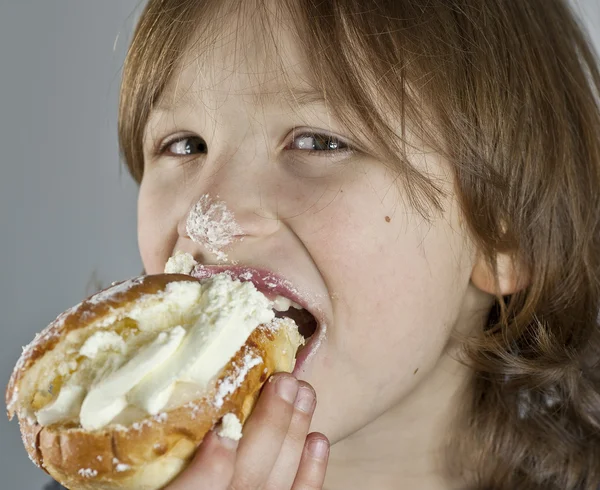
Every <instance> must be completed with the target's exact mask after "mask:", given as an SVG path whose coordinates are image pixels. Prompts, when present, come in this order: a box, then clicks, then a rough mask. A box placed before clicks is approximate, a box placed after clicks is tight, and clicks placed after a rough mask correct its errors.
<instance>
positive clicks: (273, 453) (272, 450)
mask: <svg viewBox="0 0 600 490" xmlns="http://www.w3.org/2000/svg"><path fill="white" fill-rule="evenodd" d="M297 393H298V380H297V379H296V378H294V377H293V376H292V375H290V374H287V373H286V374H284V373H280V374H276V375H275V376H273V377H271V378H270V380H269V382H268V383H266V384H265V387H264V389H263V392H262V393H261V395H260V398H259V400H258V402H257V404H256V407H255V409H254V411H253V412H252V415H251V416H250V418H249V419H248V421H247V422H246V424H245V426H244V437H242V440H241V443H240V447H239V449H238V454H237V464H236V467H235V472H234V475H233V481H232V484H231V487H232V488H233V489H249V488H252V489H253V488H260V487H261V486H262V485H263V484H264V483H265V482H266V481H267V478H268V477H269V474H270V473H271V470H272V468H273V465H274V464H275V461H276V460H277V455H278V454H279V452H280V450H281V446H282V445H283V441H284V439H285V436H286V434H287V431H288V428H289V426H290V422H291V420H292V414H293V413H294V400H295V399H296V395H297Z"/></svg>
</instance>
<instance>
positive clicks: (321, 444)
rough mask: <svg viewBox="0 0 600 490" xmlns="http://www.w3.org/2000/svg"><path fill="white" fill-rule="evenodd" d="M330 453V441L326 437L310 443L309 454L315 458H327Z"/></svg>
mask: <svg viewBox="0 0 600 490" xmlns="http://www.w3.org/2000/svg"><path fill="white" fill-rule="evenodd" d="M328 453H329V443H328V442H327V441H326V440H324V439H313V440H312V441H310V442H309V443H308V454H310V455H311V456H312V457H313V458H315V459H325V458H326V457H327V454H328Z"/></svg>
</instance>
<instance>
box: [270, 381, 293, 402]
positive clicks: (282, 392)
mask: <svg viewBox="0 0 600 490" xmlns="http://www.w3.org/2000/svg"><path fill="white" fill-rule="evenodd" d="M275 391H277V394H278V395H279V396H280V397H281V398H283V399H284V400H285V401H286V402H288V403H294V400H295V399H296V394H297V393H298V381H297V380H296V378H293V377H291V376H282V377H281V378H279V379H278V380H277V386H276V387H275Z"/></svg>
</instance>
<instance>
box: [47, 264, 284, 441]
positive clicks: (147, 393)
mask: <svg viewBox="0 0 600 490" xmlns="http://www.w3.org/2000/svg"><path fill="white" fill-rule="evenodd" d="M198 286H199V285H198V283H193V282H181V283H178V285H177V287H174V288H171V290H172V291H177V294H176V295H175V297H174V298H173V300H172V301H173V302H174V303H176V304H178V302H182V301H181V295H186V297H187V298H188V299H186V301H184V303H187V302H188V301H189V298H191V297H192V296H193V294H192V293H193V292H192V291H191V290H192V289H194V288H196V289H197V288H198ZM188 289H189V290H190V291H188ZM159 301H160V300H159ZM165 302H166V301H163V302H162V303H161V308H165V309H167V310H168V309H169V305H165V304H164V303H165ZM283 303H285V301H284V302H283ZM277 306H278V307H280V306H286V305H284V304H281V301H280V302H279V304H278V305H277ZM194 307H195V308H197V314H196V317H195V320H194V321H193V322H191V325H179V326H176V327H174V328H171V329H170V330H169V331H168V333H167V332H161V333H159V334H158V335H157V336H156V337H155V338H154V340H153V341H152V342H150V343H148V344H146V346H145V347H144V348H142V349H140V350H138V351H137V352H136V353H135V354H134V355H133V356H130V357H129V358H128V359H127V361H126V362H125V363H124V364H122V365H119V364H118V363H116V365H117V366H119V367H117V368H116V369H114V370H112V371H109V372H105V373H103V376H102V379H100V380H97V381H95V382H94V383H92V385H91V387H90V388H89V389H88V390H87V393H86V389H85V388H83V387H82V386H78V385H77V384H76V383H75V382H74V381H73V380H71V382H69V381H67V382H66V384H65V386H63V387H62V389H61V391H60V392H59V394H58V396H57V398H56V399H55V400H54V401H52V402H51V403H50V404H49V405H47V406H45V407H44V408H42V409H41V410H39V411H38V412H36V416H37V419H38V422H39V423H40V424H42V425H47V424H50V423H56V422H59V421H63V420H69V419H72V418H73V417H74V416H75V417H76V415H77V414H78V415H79V422H80V423H81V425H82V427H83V428H84V429H86V430H97V429H101V428H102V427H105V426H106V425H108V424H109V423H110V422H111V421H112V420H113V419H115V418H116V417H117V416H118V415H119V414H121V413H122V412H123V411H124V410H125V409H126V408H128V407H136V408H138V409H141V410H143V411H144V412H146V413H148V414H157V413H159V412H160V411H161V410H162V409H164V408H165V406H166V405H167V404H168V402H169V398H170V397H171V394H172V393H173V389H174V387H175V384H176V383H193V384H194V385H196V386H198V387H199V389H200V390H205V389H206V388H207V385H208V383H209V382H210V381H211V380H212V379H214V377H215V376H216V375H217V374H218V373H219V372H220V371H221V369H223V367H224V366H225V365H226V364H227V363H228V362H229V360H230V359H231V358H232V357H233V356H234V355H235V353H236V352H237V351H238V350H239V349H240V348H241V347H242V345H243V344H244V343H245V342H246V340H247V339H248V337H249V336H250V334H251V333H252V331H253V330H254V329H255V328H256V327H257V326H258V325H260V324H263V323H268V322H270V321H271V320H273V318H274V316H275V315H274V313H273V310H272V308H273V302H271V301H269V300H268V299H267V297H266V296H265V295H264V294H262V293H261V292H259V291H258V290H257V289H256V287H255V286H254V285H253V284H252V283H250V282H243V283H242V282H241V281H238V280H232V279H231V278H230V277H229V276H228V275H227V274H218V275H216V276H214V277H212V278H210V279H208V280H207V281H205V282H203V283H202V285H201V291H200V296H199V298H198V299H197V301H196V304H195V305H194ZM140 310H142V311H144V310H145V309H144V308H142V307H140ZM131 313H134V312H129V314H128V316H129V317H133V316H135V317H138V315H137V313H139V312H137V313H136V314H135V315H132V314H131ZM145 313H147V310H145V311H144V314H141V315H139V317H143V320H144V322H151V321H153V319H154V321H160V322H161V324H162V323H164V322H165V318H164V317H163V318H157V317H156V316H154V315H146V314H145ZM161 316H162V315H161ZM137 319H138V322H139V326H140V328H141V329H143V330H152V329H149V328H147V326H144V324H143V323H142V321H141V320H142V319H141V318H137ZM103 324H104V323H103ZM99 331H102V330H99ZM112 333H114V332H111V334H110V335H104V334H102V335H98V334H97V333H95V334H93V335H92V336H90V337H89V338H88V342H85V343H84V344H83V345H82V346H81V348H80V351H79V353H80V354H82V355H86V356H87V357H92V358H94V357H95V356H96V355H97V353H98V352H102V351H105V350H119V351H122V348H123V345H122V343H121V341H119V340H118V339H117V338H116V337H115V335H117V334H116V333H114V335H112ZM90 339H93V340H90ZM82 351H83V352H82ZM114 355H116V356H119V355H121V354H118V353H114Z"/></svg>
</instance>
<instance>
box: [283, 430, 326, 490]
mask: <svg viewBox="0 0 600 490" xmlns="http://www.w3.org/2000/svg"><path fill="white" fill-rule="evenodd" d="M328 459H329V441H328V440H327V438H326V437H325V436H324V435H323V434H319V433H318V432H315V433H312V434H309V435H308V437H307V438H306V444H305V446H304V451H303V452H302V459H301V460H300V467H299V468H298V473H297V474H296V479H295V480H294V485H293V486H292V490H322V489H323V482H324V481H325V473H326V471H327V460H328Z"/></svg>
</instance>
